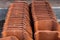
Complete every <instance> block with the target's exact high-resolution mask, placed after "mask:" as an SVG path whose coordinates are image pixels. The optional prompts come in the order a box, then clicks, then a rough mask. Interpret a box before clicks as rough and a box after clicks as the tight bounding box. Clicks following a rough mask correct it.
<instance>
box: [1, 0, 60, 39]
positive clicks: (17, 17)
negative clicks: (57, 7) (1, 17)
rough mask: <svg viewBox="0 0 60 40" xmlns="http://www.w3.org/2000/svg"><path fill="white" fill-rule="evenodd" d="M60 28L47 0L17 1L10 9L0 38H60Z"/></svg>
mask: <svg viewBox="0 0 60 40" xmlns="http://www.w3.org/2000/svg"><path fill="white" fill-rule="evenodd" d="M29 12H30V13H29ZM30 21H31V22H32V21H33V22H32V23H33V24H32V25H31V23H30ZM59 28H60V25H59V23H58V22H57V19H56V16H55V14H54V12H53V11H52V8H51V6H50V4H49V2H47V1H46V0H43V1H42V0H35V1H34V0H33V1H32V3H31V5H30V4H28V3H27V2H26V1H15V2H13V3H12V4H11V5H10V8H9V10H8V13H7V17H6V20H5V24H4V27H3V31H2V37H3V38H1V39H0V40H60V32H59V31H60V29H59Z"/></svg>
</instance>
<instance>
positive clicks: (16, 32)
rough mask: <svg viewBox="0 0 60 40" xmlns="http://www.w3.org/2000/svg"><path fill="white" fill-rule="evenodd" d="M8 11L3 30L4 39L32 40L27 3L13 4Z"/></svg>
mask: <svg viewBox="0 0 60 40" xmlns="http://www.w3.org/2000/svg"><path fill="white" fill-rule="evenodd" d="M10 7H11V8H10V9H9V11H8V14H7V18H6V22H5V25H4V28H3V32H2V34H3V37H7V36H12V35H13V36H17V37H18V38H19V40H23V39H25V40H28V39H30V40H32V29H31V26H30V23H29V21H30V19H29V12H28V11H29V10H28V4H27V3H25V2H18V3H16V2H15V3H13V4H12V5H11V6H10Z"/></svg>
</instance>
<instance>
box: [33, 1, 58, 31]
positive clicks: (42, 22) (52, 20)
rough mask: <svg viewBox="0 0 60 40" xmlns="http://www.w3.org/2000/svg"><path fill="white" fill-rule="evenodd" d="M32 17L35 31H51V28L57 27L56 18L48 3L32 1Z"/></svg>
mask: <svg viewBox="0 0 60 40" xmlns="http://www.w3.org/2000/svg"><path fill="white" fill-rule="evenodd" d="M32 16H33V19H34V26H35V31H38V30H52V28H53V27H57V21H56V17H55V15H54V14H53V12H52V9H51V8H50V5H49V3H48V2H45V1H33V2H32Z"/></svg>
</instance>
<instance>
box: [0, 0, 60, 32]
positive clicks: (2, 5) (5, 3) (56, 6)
mask: <svg viewBox="0 0 60 40" xmlns="http://www.w3.org/2000/svg"><path fill="white" fill-rule="evenodd" d="M13 1H14V0H0V32H1V31H2V27H3V24H4V22H5V18H6V14H7V12H8V8H9V5H10V4H11V3H12V2H13ZM24 1H25V0H24ZM26 1H27V2H28V3H31V0H26ZM48 1H49V3H50V4H51V7H52V9H53V11H54V13H55V15H56V17H57V20H58V22H60V0H48Z"/></svg>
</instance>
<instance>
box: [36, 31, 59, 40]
mask: <svg viewBox="0 0 60 40" xmlns="http://www.w3.org/2000/svg"><path fill="white" fill-rule="evenodd" d="M57 39H58V33H57V32H56V31H47V30H45V31H37V32H36V33H35V40H57Z"/></svg>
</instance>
